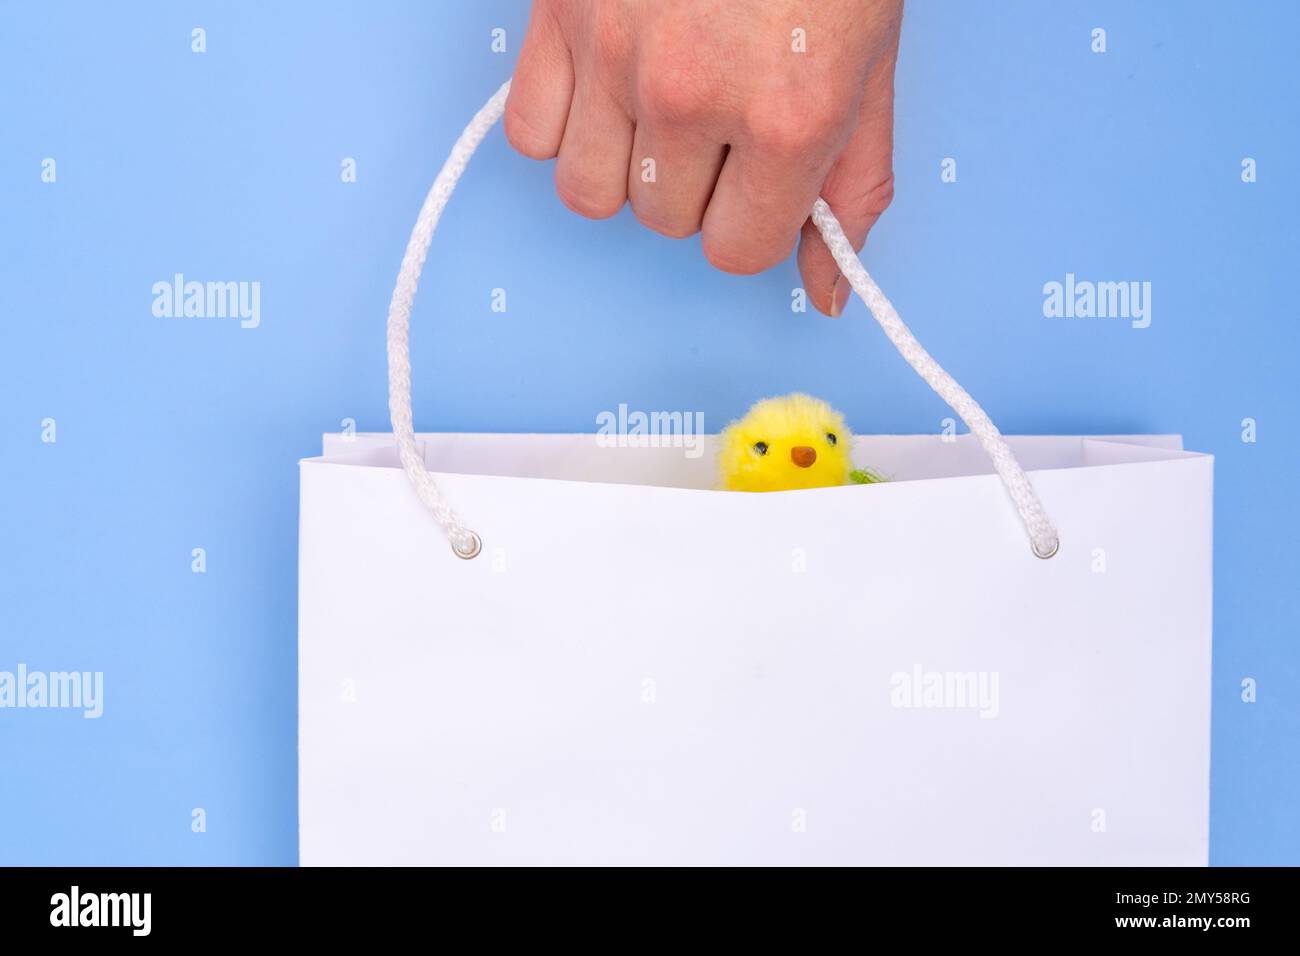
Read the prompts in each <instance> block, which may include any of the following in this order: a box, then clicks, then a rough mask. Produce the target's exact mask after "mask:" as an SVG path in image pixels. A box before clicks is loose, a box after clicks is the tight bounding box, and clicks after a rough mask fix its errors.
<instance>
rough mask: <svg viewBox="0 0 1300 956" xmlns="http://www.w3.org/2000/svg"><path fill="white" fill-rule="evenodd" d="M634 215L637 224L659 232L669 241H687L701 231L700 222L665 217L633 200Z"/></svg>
mask: <svg viewBox="0 0 1300 956" xmlns="http://www.w3.org/2000/svg"><path fill="white" fill-rule="evenodd" d="M632 214H633V215H634V216H636V219H637V222H639V223H641V225H643V226H645V227H646V228H647V229H649V230H650V231H651V232H657V233H659V235H661V236H667V237H668V238H669V239H686V238H689V237H690V236H693V235H695V234H696V233H697V232H699V231H700V223H699V220H698V219H697V220H695V221H688V220H686V219H682V218H673V217H667V216H664V215H663V214H662V213H659V212H656V211H655V210H653V209H649V208H647V207H646V204H645V203H643V202H639V201H637V200H636V199H635V198H634V199H633V200H632Z"/></svg>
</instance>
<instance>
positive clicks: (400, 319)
mask: <svg viewBox="0 0 1300 956" xmlns="http://www.w3.org/2000/svg"><path fill="white" fill-rule="evenodd" d="M509 93H510V81H509V80H507V81H506V82H505V83H503V84H502V85H501V88H500V89H499V90H497V91H496V93H494V94H493V95H492V98H491V99H490V100H488V101H487V103H486V104H484V106H483V108H482V109H481V110H479V111H478V113H476V114H475V116H474V118H473V119H472V120H470V123H469V125H468V126H466V127H465V131H464V132H463V133H461V134H460V138H459V139H458V140H456V145H455V146H453V147H452V149H451V155H450V156H448V157H447V161H446V162H445V163H443V165H442V170H441V171H440V172H439V173H438V178H437V179H435V180H434V182H433V188H432V189H430V190H429V195H428V196H426V197H425V199H424V205H423V206H421V207H420V215H419V218H417V219H416V221H415V228H414V229H413V230H412V231H411V240H410V242H408V243H407V244H406V254H405V255H404V256H403V257H402V267H401V269H400V270H399V271H398V273H397V286H396V287H395V288H394V289H393V299H392V302H391V303H390V304H389V306H388V410H389V414H390V415H391V416H392V420H393V437H394V438H395V439H396V441H397V450H398V454H399V455H400V457H401V460H402V468H403V469H405V471H406V474H407V477H408V478H410V480H411V486H412V487H413V488H414V489H415V493H416V494H417V495H418V496H419V498H420V500H421V501H423V502H424V505H425V507H426V508H428V509H429V513H430V514H432V515H433V517H434V518H435V519H437V521H438V523H439V524H440V525H442V527H443V529H444V530H445V531H446V532H447V537H448V539H449V540H450V541H451V546H452V549H453V550H454V551H455V552H456V554H458V555H459V556H460V557H462V558H473V557H475V556H477V555H478V554H479V552H480V551H481V550H482V547H483V544H482V541H480V539H479V536H478V535H477V534H475V533H474V532H473V531H470V530H469V529H468V528H466V527H465V526H464V525H463V524H462V523H461V521H460V518H458V517H457V516H456V513H455V512H454V511H452V509H451V505H449V504H448V503H447V499H446V498H444V497H443V494H442V491H441V490H440V489H439V488H438V485H437V483H435V482H434V480H433V478H431V477H430V476H429V472H428V470H427V469H426V468H425V467H424V460H423V459H422V458H421V456H420V452H419V449H417V448H416V445H415V426H414V424H413V422H412V418H411V352H410V335H411V304H412V302H413V301H414V300H415V290H416V287H417V286H418V285H419V282H420V270H421V269H422V268H423V267H424V260H425V257H426V256H427V255H428V252H429V243H430V241H431V240H432V239H433V231H434V229H436V228H437V226H438V220H439V219H440V218H441V217H442V211H443V209H445V208H446V206H447V200H448V199H450V198H451V193H452V190H453V189H455V188H456V182H457V181H458V180H459V179H460V176H461V173H463V172H465V167H466V166H468V165H469V160H470V157H471V156H473V155H474V150H475V149H477V148H478V144H479V143H481V142H482V141H483V137H484V136H486V135H487V133H488V130H490V129H491V128H492V126H493V124H495V123H496V121H497V120H498V119H500V118H501V114H502V113H504V112H505V108H506V96H507V95H508V94H509ZM812 220H813V222H814V223H816V225H817V228H818V230H819V231H820V232H821V234H822V238H823V239H824V240H825V241H826V245H827V246H828V247H829V248H830V250H831V255H833V256H834V257H835V261H836V263H837V264H838V265H839V267H840V272H842V273H843V274H844V276H845V277H846V278H847V279H848V280H849V284H850V285H851V286H852V287H853V291H854V292H856V293H857V294H858V295H859V296H861V298H862V301H863V302H865V303H866V304H867V308H868V309H870V310H871V314H872V315H873V316H874V317H875V319H876V321H877V322H878V323H879V324H880V327H881V328H882V329H884V331H885V335H887V336H889V341H891V342H893V343H894V347H895V348H897V349H898V352H899V354H900V355H902V356H903V358H905V359H906V360H907V364H908V365H910V366H912V368H913V369H915V371H916V373H917V374H918V375H920V376H921V378H923V379H925V382H926V384H927V385H929V386H930V387H931V388H932V389H934V391H935V392H936V393H937V394H938V396H939V397H940V398H942V399H943V400H944V401H945V402H947V403H948V405H949V406H950V407H951V408H952V410H953V411H954V412H956V413H957V414H958V415H960V416H961V419H962V421H964V422H965V423H966V425H967V427H968V428H970V430H971V432H972V434H974V435H975V436H976V437H977V438H978V439H979V442H980V444H981V445H982V446H983V447H984V451H985V452H986V453H987V454H988V456H989V458H991V459H992V460H993V467H994V469H996V471H997V473H998V477H999V478H1001V479H1002V484H1003V485H1004V486H1005V487H1006V489H1007V492H1008V494H1010V495H1011V500H1012V501H1013V502H1014V503H1015V506H1016V510H1017V511H1018V512H1019V513H1020V520H1021V521H1022V522H1024V525H1025V530H1026V531H1028V532H1029V540H1030V543H1031V544H1032V546H1033V551H1034V554H1036V555H1037V556H1038V557H1040V558H1050V557H1051V556H1052V555H1054V554H1056V552H1057V550H1058V549H1059V547H1060V539H1059V537H1058V536H1057V533H1056V528H1055V526H1054V525H1053V524H1052V522H1051V520H1050V519H1049V518H1048V517H1047V513H1046V512H1045V511H1044V510H1043V504H1042V502H1041V501H1039V500H1038V495H1037V493H1035V491H1034V486H1033V484H1032V483H1031V482H1030V481H1029V476H1028V475H1026V474H1025V471H1024V469H1023V468H1021V467H1020V463H1019V462H1017V461H1016V457H1015V455H1013V454H1012V453H1011V449H1010V448H1009V447H1007V443H1006V441H1005V440H1004V439H1003V438H1002V435H1001V433H1000V432H999V431H998V429H997V426H996V425H994V424H993V421H992V420H991V419H990V418H989V417H988V415H987V414H985V412H984V409H982V408H980V406H979V404H978V403H977V402H976V401H975V399H973V398H971V397H970V394H969V393H968V392H967V391H966V390H965V389H964V388H962V387H961V386H960V385H958V384H957V382H956V381H955V380H954V379H953V377H952V376H951V375H949V374H948V373H947V372H945V371H944V370H943V369H942V368H941V367H940V366H939V363H938V362H936V361H935V360H934V359H933V358H932V357H931V356H930V353H928V352H927V351H926V350H925V349H923V348H922V347H921V343H920V342H918V341H917V340H916V336H914V335H913V334H912V333H911V331H909V330H908V328H907V326H906V325H904V324H903V320H902V319H900V318H899V317H898V312H897V311H896V310H895V309H894V307H893V306H892V305H891V304H890V303H889V300H888V299H886V298H885V294H884V293H883V292H881V291H880V286H878V285H876V283H875V281H874V280H873V279H872V278H871V276H870V275H868V273H867V270H866V268H865V267H864V266H863V265H862V260H860V259H859V258H858V256H857V253H855V252H854V251H853V246H852V245H851V244H850V242H849V240H848V237H846V236H845V235H844V230H843V229H842V228H841V227H840V224H839V221H838V220H836V218H835V214H834V213H832V212H831V209H830V206H828V205H826V201H825V200H823V199H818V200H817V202H816V203H814V204H813V209H812Z"/></svg>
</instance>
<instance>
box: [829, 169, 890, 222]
mask: <svg viewBox="0 0 1300 956" xmlns="http://www.w3.org/2000/svg"><path fill="white" fill-rule="evenodd" d="M829 192H830V190H829V189H828V193H829ZM834 192H835V195H836V200H835V205H836V206H839V207H841V208H843V209H846V210H852V212H853V214H854V215H855V216H860V217H862V218H864V219H867V220H868V221H869V222H874V221H875V220H876V219H878V218H880V216H881V215H882V214H884V212H885V210H886V209H888V208H889V204H890V203H891V202H893V201H894V174H893V172H889V173H887V174H886V175H885V177H884V178H883V179H877V180H865V181H863V182H860V183H851V184H849V186H848V188H847V189H845V188H843V184H842V183H837V184H836V185H835V190H834Z"/></svg>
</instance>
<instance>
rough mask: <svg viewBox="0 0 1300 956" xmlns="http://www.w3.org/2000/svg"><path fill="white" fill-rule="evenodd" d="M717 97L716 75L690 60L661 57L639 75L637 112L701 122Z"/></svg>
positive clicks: (670, 121)
mask: <svg viewBox="0 0 1300 956" xmlns="http://www.w3.org/2000/svg"><path fill="white" fill-rule="evenodd" d="M715 98H716V94H715V84H714V82H713V78H712V77H711V75H710V74H709V72H708V71H706V70H703V69H701V68H700V67H699V66H698V65H697V64H695V63H693V62H691V61H681V60H672V59H665V58H660V59H659V60H657V61H651V63H650V65H648V66H647V67H646V68H645V69H643V70H641V71H640V73H639V74H638V76H637V104H638V107H639V109H638V112H640V113H642V114H643V115H644V116H645V117H646V119H648V120H650V121H652V122H658V123H663V124H665V125H674V126H683V125H691V124H693V123H698V122H699V121H701V120H702V119H704V118H705V117H707V116H708V115H709V113H710V111H711V109H712V107H713V103H714V101H715Z"/></svg>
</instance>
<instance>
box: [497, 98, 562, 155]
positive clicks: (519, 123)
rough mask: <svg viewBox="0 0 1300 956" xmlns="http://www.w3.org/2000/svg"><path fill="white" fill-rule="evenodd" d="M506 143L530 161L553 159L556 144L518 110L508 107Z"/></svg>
mask: <svg viewBox="0 0 1300 956" xmlns="http://www.w3.org/2000/svg"><path fill="white" fill-rule="evenodd" d="M505 132H506V142H508V143H509V144H510V145H511V146H512V147H513V148H514V149H515V151H516V152H518V153H521V154H523V155H524V156H527V157H528V158H529V159H553V158H554V157H555V153H556V144H555V143H553V142H552V141H551V138H550V137H546V136H543V135H542V134H541V133H540V132H539V131H538V130H537V128H536V127H535V126H533V125H532V124H531V123H529V122H528V120H527V119H526V118H525V117H524V115H523V114H522V113H520V111H519V110H518V108H511V107H510V106H509V105H507V108H506V116H505Z"/></svg>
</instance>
